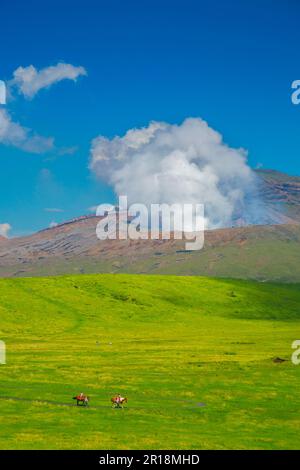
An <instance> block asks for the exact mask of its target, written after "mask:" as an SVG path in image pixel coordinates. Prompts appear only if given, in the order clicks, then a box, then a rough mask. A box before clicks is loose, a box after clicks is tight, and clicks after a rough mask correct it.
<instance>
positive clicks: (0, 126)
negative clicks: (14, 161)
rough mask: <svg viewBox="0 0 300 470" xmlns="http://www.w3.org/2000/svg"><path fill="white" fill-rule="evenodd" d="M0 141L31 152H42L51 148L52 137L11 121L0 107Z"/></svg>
mask: <svg viewBox="0 0 300 470" xmlns="http://www.w3.org/2000/svg"><path fill="white" fill-rule="evenodd" d="M0 143H2V144H5V145H13V146H14V147H17V148H20V149H22V150H25V151H26V152H32V153H43V152H47V151H48V150H51V149H52V148H53V138H52V137H42V136H40V135H37V134H34V133H33V132H32V130H31V129H27V128H26V127H22V126H21V125H20V124H18V123H16V122H14V121H12V119H11V117H10V115H9V114H8V112H7V111H6V110H5V109H0Z"/></svg>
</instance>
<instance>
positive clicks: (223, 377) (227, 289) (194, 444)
mask: <svg viewBox="0 0 300 470" xmlns="http://www.w3.org/2000/svg"><path fill="white" fill-rule="evenodd" d="M0 298H1V303H0V310H1V324H0V338H1V339H2V340H4V341H5V342H6V346H7V364H6V365H0V370H1V391H0V405H1V416H0V449H7V448H8V449H32V448H34V449H45V448H46V449H78V448H83V449H114V448H118V449H141V448H142V449H249V448H257V449H295V448H299V444H300V438H299V432H298V429H299V424H300V412H299V410H300V398H299V394H298V393H296V390H297V388H298V384H299V379H300V375H299V374H300V367H299V366H298V367H297V366H295V365H293V364H292V362H291V360H290V358H291V354H292V352H293V350H292V349H291V344H292V342H293V341H294V340H295V339H296V338H297V331H298V332H299V327H300V316H299V311H300V310H299V306H300V289H299V285H296V286H288V285H279V284H268V283H263V284H262V283H255V282H249V281H233V280H214V279H205V278H198V277H176V276H143V275H138V276H133V275H88V276H87V275H81V276H62V277H50V278H32V279H1V280H0ZM278 357H279V358H280V359H281V360H285V361H284V362H280V361H278V360H277V361H276V360H275V359H276V358H278ZM81 391H82V392H84V393H87V394H89V396H90V398H91V402H90V407H89V408H87V409H86V408H82V407H80V408H77V407H76V406H74V401H73V400H72V397H73V396H74V395H75V394H76V393H79V392H81ZM118 392H120V393H121V394H123V395H124V396H126V397H128V405H127V407H126V408H125V409H124V410H112V409H111V406H110V397H111V396H112V395H114V394H115V393H118ZM258 430H259V432H258ZM79 434H80V435H83V436H84V439H78V435H79Z"/></svg>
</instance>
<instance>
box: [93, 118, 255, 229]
mask: <svg viewBox="0 0 300 470" xmlns="http://www.w3.org/2000/svg"><path fill="white" fill-rule="evenodd" d="M90 168H91V169H92V171H94V172H95V174H96V175H97V176H98V177H99V178H101V179H102V180H104V181H106V182H108V183H109V184H110V185H112V186H113V188H114V191H115V193H116V194H117V195H127V197H128V202H129V203H130V204H132V203H136V202H138V203H143V204H145V205H147V206H149V205H150V204H151V203H160V204H161V203H167V204H174V203H180V204H184V203H193V204H204V206H205V218H206V228H219V227H226V226H229V225H232V224H233V223H234V221H235V220H236V219H237V218H240V217H242V218H243V219H244V220H246V221H247V223H249V222H251V220H250V219H251V217H252V215H251V214H250V212H252V210H250V211H249V213H248V212H247V200H249V195H251V194H253V193H254V191H255V176H254V173H253V172H252V170H251V168H250V167H249V166H248V164H247V153H246V151H245V150H244V149H234V148H231V147H229V146H228V145H226V144H225V143H224V142H223V138H222V135H221V134H220V133H219V132H217V131H215V130H214V129H212V128H211V127H209V126H208V124H207V123H206V122H205V121H203V120H202V119H200V118H188V119H186V120H185V121H184V122H183V123H182V124H180V125H171V124H167V123H164V122H151V123H150V124H149V126H148V127H145V128H142V129H130V130H128V131H127V132H126V134H125V135H124V136H123V137H119V136H116V137H114V138H113V139H108V138H106V137H103V136H99V137H96V138H95V139H94V140H93V141H92V147H91V161H90Z"/></svg>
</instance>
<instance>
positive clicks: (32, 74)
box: [10, 63, 87, 98]
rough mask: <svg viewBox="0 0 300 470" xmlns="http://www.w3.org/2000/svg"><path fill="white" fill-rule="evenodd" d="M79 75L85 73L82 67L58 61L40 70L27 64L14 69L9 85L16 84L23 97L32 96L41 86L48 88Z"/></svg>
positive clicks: (74, 78)
mask: <svg viewBox="0 0 300 470" xmlns="http://www.w3.org/2000/svg"><path fill="white" fill-rule="evenodd" d="M80 75H87V72H86V70H85V69H84V67H75V66H74V65H72V64H64V63H58V64H57V65H54V66H50V67H46V68H44V69H41V70H37V69H36V68H35V67H34V66H33V65H29V66H28V67H18V68H17V69H16V70H15V71H14V78H13V80H11V82H10V85H11V86H16V87H17V88H18V90H19V92H20V93H22V94H23V95H24V96H25V98H33V97H34V96H35V95H36V94H37V93H38V92H39V90H41V89H43V88H49V87H50V86H51V85H53V84H54V83H58V82H60V81H61V80H66V79H68V80H73V81H75V80H76V79H77V78H78V77H79V76H80Z"/></svg>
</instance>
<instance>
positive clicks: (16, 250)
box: [0, 170, 300, 282]
mask: <svg viewBox="0 0 300 470" xmlns="http://www.w3.org/2000/svg"><path fill="white" fill-rule="evenodd" d="M257 174H258V176H259V178H260V194H261V201H262V203H263V204H264V211H265V214H266V220H268V221H272V222H273V225H252V226H248V227H233V228H226V229H220V230H214V231H207V232H206V233H205V245H204V249H202V250H200V251H194V252H186V251H185V249H184V248H185V247H184V242H183V241H181V240H138V241H131V240H125V241H119V240H107V241H99V240H98V239H97V237H96V233H95V232H96V225H97V223H98V221H99V220H100V219H99V218H98V217H96V216H86V217H80V218H78V219H76V220H73V221H69V222H67V223H64V224H61V225H59V226H57V227H54V228H51V229H46V230H43V231H41V232H38V233H36V234H33V235H31V236H27V237H23V238H15V239H11V240H7V239H1V240H0V276H36V275H55V274H66V273H97V272H99V273H101V272H129V273H161V274H180V275H208V276H222V277H235V278H249V279H257V280H277V281H284V282H289V281H292V282H296V281H300V178H298V177H289V176H288V175H284V174H282V173H278V172H274V171H266V170H264V171H262V170H259V171H258V172H257ZM260 209H261V208H260ZM274 223H276V224H279V223H280V225H274Z"/></svg>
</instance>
